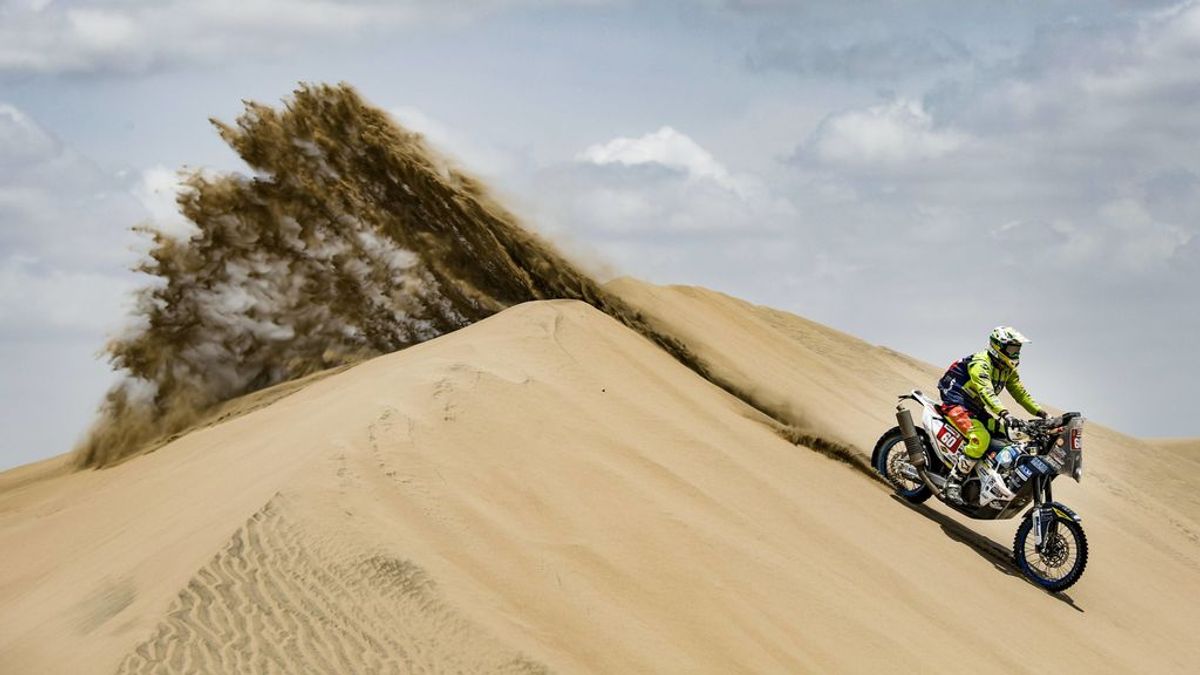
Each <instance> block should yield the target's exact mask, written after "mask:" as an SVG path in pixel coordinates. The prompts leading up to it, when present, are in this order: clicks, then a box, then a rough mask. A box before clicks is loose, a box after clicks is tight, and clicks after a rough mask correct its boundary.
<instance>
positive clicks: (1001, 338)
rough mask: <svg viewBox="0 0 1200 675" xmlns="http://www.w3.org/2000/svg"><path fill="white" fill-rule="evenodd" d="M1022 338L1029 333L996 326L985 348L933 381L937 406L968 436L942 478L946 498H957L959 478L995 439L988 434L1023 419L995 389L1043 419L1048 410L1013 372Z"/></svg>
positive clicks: (1019, 423)
mask: <svg viewBox="0 0 1200 675" xmlns="http://www.w3.org/2000/svg"><path fill="white" fill-rule="evenodd" d="M1027 342H1029V339H1028V338H1026V337H1025V336H1024V335H1021V333H1019V332H1018V331H1017V329H1015V328H1013V327H1011V326H998V327H996V328H995V329H994V330H992V334H991V335H990V336H989V338H988V348H987V349H985V350H984V351H981V352H978V353H975V354H971V355H970V356H964V357H963V358H961V359H959V360H957V361H955V362H954V363H952V364H951V365H950V368H949V369H948V370H946V374H945V375H943V376H942V379H941V381H939V382H938V391H939V392H940V393H941V395H942V404H943V407H942V411H943V412H944V413H945V415H946V417H947V418H948V419H949V420H950V421H951V422H952V423H953V424H954V426H955V427H957V428H958V430H959V431H961V432H962V433H963V435H964V436H966V437H967V445H966V447H965V448H963V451H962V454H961V455H960V456H959V460H958V462H957V463H956V464H955V466H954V468H953V470H951V472H950V476H949V478H947V480H946V488H945V490H944V493H945V495H946V499H948V500H951V501H953V502H955V503H958V504H961V503H962V495H961V490H962V481H963V480H964V479H965V478H966V477H967V476H970V475H971V470H972V469H974V468H975V463H976V462H977V461H979V458H980V457H982V456H983V453H984V451H985V450H987V448H988V445H989V444H991V443H997V444H999V443H998V442H997V441H993V440H992V437H993V435H1003V436H1005V437H1007V435H1008V431H1009V430H1011V429H1017V428H1020V427H1021V426H1022V425H1023V423H1022V421H1021V420H1019V419H1017V418H1015V417H1013V416H1012V414H1011V413H1009V412H1008V410H1007V409H1006V408H1005V407H1004V404H1003V403H1002V402H1001V401H1000V396H999V394H1000V392H1002V391H1004V390H1006V389H1007V390H1008V393H1010V394H1012V397H1013V399H1014V400H1016V402H1017V403H1019V404H1021V407H1023V408H1025V410H1027V411H1029V414H1031V415H1036V416H1038V417H1041V418H1043V419H1045V418H1046V417H1048V416H1049V413H1047V412H1046V411H1045V410H1044V409H1043V408H1042V407H1041V406H1040V405H1038V403H1037V401H1035V400H1033V397H1032V396H1030V395H1029V392H1028V391H1026V390H1025V386H1024V385H1022V384H1021V377H1020V376H1019V375H1018V374H1017V365H1018V363H1020V359H1021V345H1023V344H1026V343H1027Z"/></svg>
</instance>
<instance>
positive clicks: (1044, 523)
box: [871, 390, 1088, 593]
mask: <svg viewBox="0 0 1200 675" xmlns="http://www.w3.org/2000/svg"><path fill="white" fill-rule="evenodd" d="M905 401H914V402H916V403H917V404H919V405H920V406H921V408H922V415H921V426H920V427H917V426H916V425H915V424H914V422H913V418H912V413H911V412H909V410H908V409H907V408H906V407H905V403H904V402H905ZM896 421H897V422H899V424H898V426H895V427H893V428H892V429H890V430H888V432H887V433H885V434H884V435H883V436H882V437H881V438H880V439H879V442H877V443H876V444H875V451H874V453H873V454H872V455H871V464H872V465H873V466H874V467H875V470H876V471H878V472H879V474H880V475H881V476H883V477H884V478H885V479H887V481H888V482H889V483H891V484H892V486H893V487H894V488H895V490H896V494H897V495H899V496H900V497H901V498H903V499H905V500H906V501H908V502H911V503H913V504H920V503H922V502H924V501H925V500H926V499H929V498H930V497H931V496H933V495H937V497H938V499H940V500H942V501H943V503H945V504H946V505H947V506H949V507H950V508H952V509H954V510H956V511H958V512H959V513H961V514H963V515H965V516H968V517H970V518H975V519H979V520H998V519H1007V518H1012V517H1014V516H1016V515H1017V514H1019V513H1021V511H1022V509H1025V507H1026V506H1029V505H1030V503H1032V507H1031V508H1029V509H1028V510H1027V511H1025V515H1024V516H1023V519H1022V521H1021V525H1020V527H1018V528H1017V536H1016V538H1015V539H1014V541H1013V558H1014V561H1015V563H1016V565H1017V567H1018V568H1019V569H1020V570H1021V572H1022V573H1023V574H1024V575H1025V576H1026V577H1028V578H1029V580H1030V581H1032V582H1033V583H1035V584H1037V585H1038V586H1041V587H1042V588H1045V589H1046V590H1048V591H1051V592H1054V593H1057V592H1059V591H1063V590H1066V589H1067V588H1070V587H1071V586H1072V585H1073V584H1074V583H1075V582H1076V581H1079V577H1080V576H1082V575H1083V568H1084V567H1085V566H1086V565H1087V553H1088V549H1087V538H1086V537H1085V536H1084V534H1083V527H1082V526H1081V525H1080V524H1079V521H1080V519H1079V516H1077V515H1076V514H1075V512H1074V511H1072V510H1071V509H1069V508H1067V507H1066V506H1064V505H1063V504H1060V503H1058V502H1056V501H1054V498H1053V496H1052V495H1051V492H1050V484H1051V482H1053V481H1054V479H1055V478H1056V477H1057V476H1058V475H1059V474H1067V475H1069V476H1071V477H1072V478H1074V479H1075V481H1076V482H1078V481H1079V480H1080V478H1081V477H1082V475H1083V416H1082V415H1080V414H1079V413H1075V412H1069V413H1066V414H1064V415H1062V416H1059V417H1051V418H1049V419H1045V420H1030V421H1028V422H1025V423H1024V425H1023V426H1024V428H1023V429H1021V430H1010V432H1009V437H1010V438H1009V439H1008V440H1005V439H1002V438H997V439H996V440H997V441H1001V442H999V443H992V444H991V447H989V448H988V449H987V451H986V452H985V453H984V455H983V457H982V458H981V459H980V460H979V462H978V463H977V464H976V465H975V469H974V470H973V471H972V472H971V475H970V476H968V477H967V478H965V479H964V480H963V482H962V489H961V491H960V493H959V494H960V496H961V498H962V502H963V503H962V504H958V503H955V502H954V501H951V500H947V499H946V498H945V496H944V494H943V491H944V488H945V485H946V479H947V477H948V476H949V475H950V470H951V468H952V467H953V466H954V464H955V462H957V461H958V458H959V456H960V453H961V451H962V450H963V449H965V448H966V446H967V438H966V437H965V436H964V435H963V434H962V433H960V432H959V430H958V429H957V428H956V427H955V426H954V425H953V424H952V423H951V422H950V420H949V419H947V418H946V416H945V414H944V413H943V408H942V406H941V405H940V404H939V403H938V402H937V401H934V400H932V399H930V398H929V397H927V396H925V395H924V394H922V393H921V392H920V391H917V390H913V391H912V392H911V393H908V394H905V395H903V396H901V397H900V400H899V402H898V403H897V404H896Z"/></svg>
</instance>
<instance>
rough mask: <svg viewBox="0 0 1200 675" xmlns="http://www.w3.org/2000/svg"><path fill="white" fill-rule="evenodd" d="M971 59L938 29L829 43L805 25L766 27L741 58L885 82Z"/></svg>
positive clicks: (763, 66) (760, 65)
mask: <svg viewBox="0 0 1200 675" xmlns="http://www.w3.org/2000/svg"><path fill="white" fill-rule="evenodd" d="M974 58H975V57H974V55H973V54H972V53H971V51H970V50H969V49H968V48H967V47H966V45H964V44H963V43H962V42H960V41H958V40H955V39H954V38H952V37H950V36H948V35H945V34H944V33H940V32H925V33H922V34H915V35H912V34H910V35H888V36H884V37H865V38H864V37H862V36H854V37H852V38H851V37H847V38H843V40H842V41H840V42H831V41H829V40H828V39H827V38H826V39H822V38H816V37H814V36H812V35H810V34H809V33H808V31H807V30H796V29H780V28H771V29H767V30H765V31H764V32H763V33H762V34H761V35H760V36H759V38H758V40H757V42H756V44H755V46H754V47H753V48H752V49H751V50H750V52H749V53H748V54H747V55H746V63H747V65H748V66H749V67H750V68H751V69H752V70H756V71H770V70H780V71H785V72H791V73H795V74H798V75H804V76H819V77H827V78H840V79H850V80H879V81H888V80H895V79H897V78H906V77H911V76H913V75H916V74H925V73H928V72H931V71H934V72H936V71H940V70H944V69H947V68H951V67H957V66H966V65H971V63H972V61H973V60H974Z"/></svg>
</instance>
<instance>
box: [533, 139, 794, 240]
mask: <svg viewBox="0 0 1200 675" xmlns="http://www.w3.org/2000/svg"><path fill="white" fill-rule="evenodd" d="M535 186H537V187H535V188H534V189H537V202H538V203H540V204H541V206H542V212H541V213H539V214H538V215H539V216H540V218H541V219H542V221H541V222H545V223H548V225H549V227H550V228H551V229H556V230H558V231H560V232H562V231H565V232H569V233H571V234H572V236H578V237H581V238H583V239H586V240H587V241H589V242H590V243H593V244H598V243H599V242H600V241H602V240H611V239H612V238H624V237H653V236H656V235H659V234H662V233H667V232H674V233H702V234H705V235H707V236H711V235H713V234H716V233H726V234H729V235H733V234H734V233H737V234H740V235H743V236H744V235H749V234H754V233H760V234H761V233H763V232H768V231H775V230H778V229H779V228H781V227H785V226H786V224H787V222H788V221H789V220H790V219H791V218H793V217H794V216H795V209H794V208H793V207H792V205H791V203H790V202H788V201H787V200H786V199H783V198H781V197H777V196H775V195H773V194H771V193H770V191H768V190H767V189H766V187H765V186H764V184H763V182H762V181H761V180H760V179H758V178H757V177H756V176H752V175H748V174H744V173H736V172H733V171H730V170H729V169H728V168H726V166H725V165H724V164H723V163H722V162H720V161H719V160H718V159H717V158H716V157H715V156H714V155H713V154H712V153H711V152H709V151H708V150H707V149H705V148H704V147H703V146H701V145H700V144H699V143H697V142H696V141H694V140H693V139H691V138H690V137H688V136H687V135H685V134H683V133H680V132H679V131H676V130H675V129H673V128H671V127H670V126H664V127H662V128H660V129H659V130H658V131H655V132H651V133H647V134H644V135H642V136H639V137H636V138H628V137H618V138H614V139H611V140H609V141H605V142H603V143H595V144H593V145H590V146H588V147H586V148H585V149H583V150H582V151H580V152H578V153H577V154H576V155H575V162H574V164H573V165H555V166H551V167H547V168H545V169H543V170H542V171H541V172H540V173H539V175H538V177H537V178H536V180H535Z"/></svg>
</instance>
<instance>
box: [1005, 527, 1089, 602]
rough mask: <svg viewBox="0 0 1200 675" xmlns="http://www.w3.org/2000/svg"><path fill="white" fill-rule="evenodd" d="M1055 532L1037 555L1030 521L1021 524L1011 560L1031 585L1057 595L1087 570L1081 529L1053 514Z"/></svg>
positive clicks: (1085, 540)
mask: <svg viewBox="0 0 1200 675" xmlns="http://www.w3.org/2000/svg"><path fill="white" fill-rule="evenodd" d="M1055 520H1057V521H1058V527H1057V531H1056V532H1055V534H1054V537H1053V538H1052V539H1051V540H1050V541H1049V542H1048V545H1047V546H1044V547H1043V550H1042V551H1041V552H1039V551H1038V550H1037V547H1036V544H1035V538H1034V537H1033V518H1032V517H1028V518H1025V519H1024V520H1022V521H1021V526H1020V527H1018V528H1017V536H1016V537H1014V538H1013V561H1014V562H1015V563H1016V564H1017V568H1019V569H1020V570H1021V573H1022V574H1024V575H1025V577H1026V578H1028V579H1029V580H1030V581H1032V582H1033V583H1035V584H1037V585H1038V586H1041V587H1042V588H1044V589H1046V590H1048V591H1050V592H1051V593H1059V592H1062V591H1065V590H1067V589H1068V588H1070V587H1071V586H1073V585H1075V582H1077V581H1079V578H1080V577H1081V576H1083V570H1084V568H1085V567H1087V558H1088V545H1087V535H1085V534H1084V533H1083V526H1081V525H1080V524H1079V523H1077V522H1075V521H1074V520H1073V519H1071V518H1068V517H1066V516H1063V515H1060V514H1057V513H1056V514H1055Z"/></svg>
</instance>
